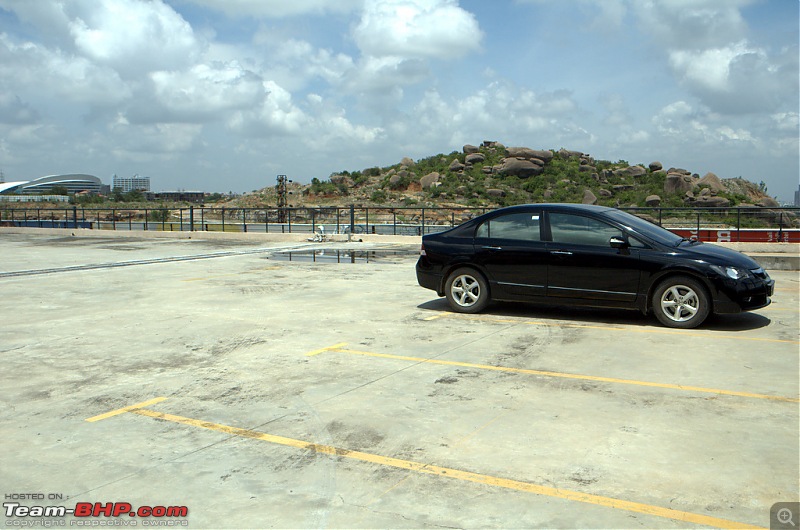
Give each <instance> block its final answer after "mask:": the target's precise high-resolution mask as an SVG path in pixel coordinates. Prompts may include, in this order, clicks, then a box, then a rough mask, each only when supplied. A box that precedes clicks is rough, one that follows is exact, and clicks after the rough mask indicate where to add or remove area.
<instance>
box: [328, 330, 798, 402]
mask: <svg viewBox="0 0 800 530" xmlns="http://www.w3.org/2000/svg"><path fill="white" fill-rule="evenodd" d="M341 346H343V345H342V344H337V345H334V346H330V347H328V348H323V349H321V350H317V353H322V352H323V351H333V352H340V353H348V354H351V355H364V356H367V357H378V358H382V359H393V360H398V361H410V362H416V363H427V364H441V365H444V366H458V367H461V368H476V369H479V370H492V371H495V372H510V373H516V374H526V375H538V376H544V377H560V378H564V379H579V380H583V381H599V382H601V383H616V384H623V385H635V386H648V387H655V388H667V389H671V390H682V391H684V392H703V393H706V394H719V395H723V396H737V397H746V398H755V399H769V400H772V401H786V402H789V403H800V399H798V398H792V397H785V396H770V395H768V394H755V393H753V392H739V391H736V390H723V389H720V388H705V387H700V386H689V385H676V384H672V383H654V382H651V381H637V380H635V379H618V378H615V377H601V376H596V375H581V374H569V373H564V372H550V371H546V370H531V369H528V368H511V367H507V366H494V365H491V364H475V363H466V362H461V361H445V360H441V359H426V358H425V357H410V356H407V355H392V354H390V353H376V352H368V351H359V350H349V349H345V348H342V347H341Z"/></svg>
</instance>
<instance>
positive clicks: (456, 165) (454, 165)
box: [448, 158, 464, 173]
mask: <svg viewBox="0 0 800 530" xmlns="http://www.w3.org/2000/svg"><path fill="white" fill-rule="evenodd" d="M448 169H449V170H450V171H452V172H453V173H458V172H459V171H464V164H462V163H461V161H460V160H459V159H458V158H456V159H455V160H453V161H452V162H451V163H450V167H449V168H448Z"/></svg>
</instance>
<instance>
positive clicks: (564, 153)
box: [558, 148, 586, 160]
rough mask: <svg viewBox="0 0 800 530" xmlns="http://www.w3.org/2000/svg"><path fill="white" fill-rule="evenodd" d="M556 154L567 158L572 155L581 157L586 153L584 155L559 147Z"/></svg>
mask: <svg viewBox="0 0 800 530" xmlns="http://www.w3.org/2000/svg"><path fill="white" fill-rule="evenodd" d="M558 156H560V157H561V158H563V159H565V160H566V159H567V158H572V157H576V158H581V157H583V156H586V155H584V154H583V153H581V152H580V151H570V150H568V149H564V148H561V149H559V150H558Z"/></svg>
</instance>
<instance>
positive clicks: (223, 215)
mask: <svg viewBox="0 0 800 530" xmlns="http://www.w3.org/2000/svg"><path fill="white" fill-rule="evenodd" d="M222 231H223V232H224V231H225V207H224V206H223V207H222Z"/></svg>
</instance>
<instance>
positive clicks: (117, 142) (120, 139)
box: [95, 120, 203, 160]
mask: <svg viewBox="0 0 800 530" xmlns="http://www.w3.org/2000/svg"><path fill="white" fill-rule="evenodd" d="M202 131H203V127H202V125H198V124H182V123H154V124H147V125H130V124H128V123H126V122H125V120H117V121H116V122H114V123H112V124H110V125H109V127H108V133H109V134H110V135H111V136H112V138H111V140H112V147H111V149H112V152H113V153H114V155H115V156H117V157H119V158H121V159H129V160H153V159H169V158H172V157H175V156H176V155H180V154H181V153H185V152H188V151H191V150H193V149H195V148H196V147H197V146H198V142H199V138H200V134H201V133H202ZM95 142H96V143H97V144H98V145H99V146H102V148H105V147H106V146H107V144H108V139H107V138H104V137H96V138H95Z"/></svg>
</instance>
